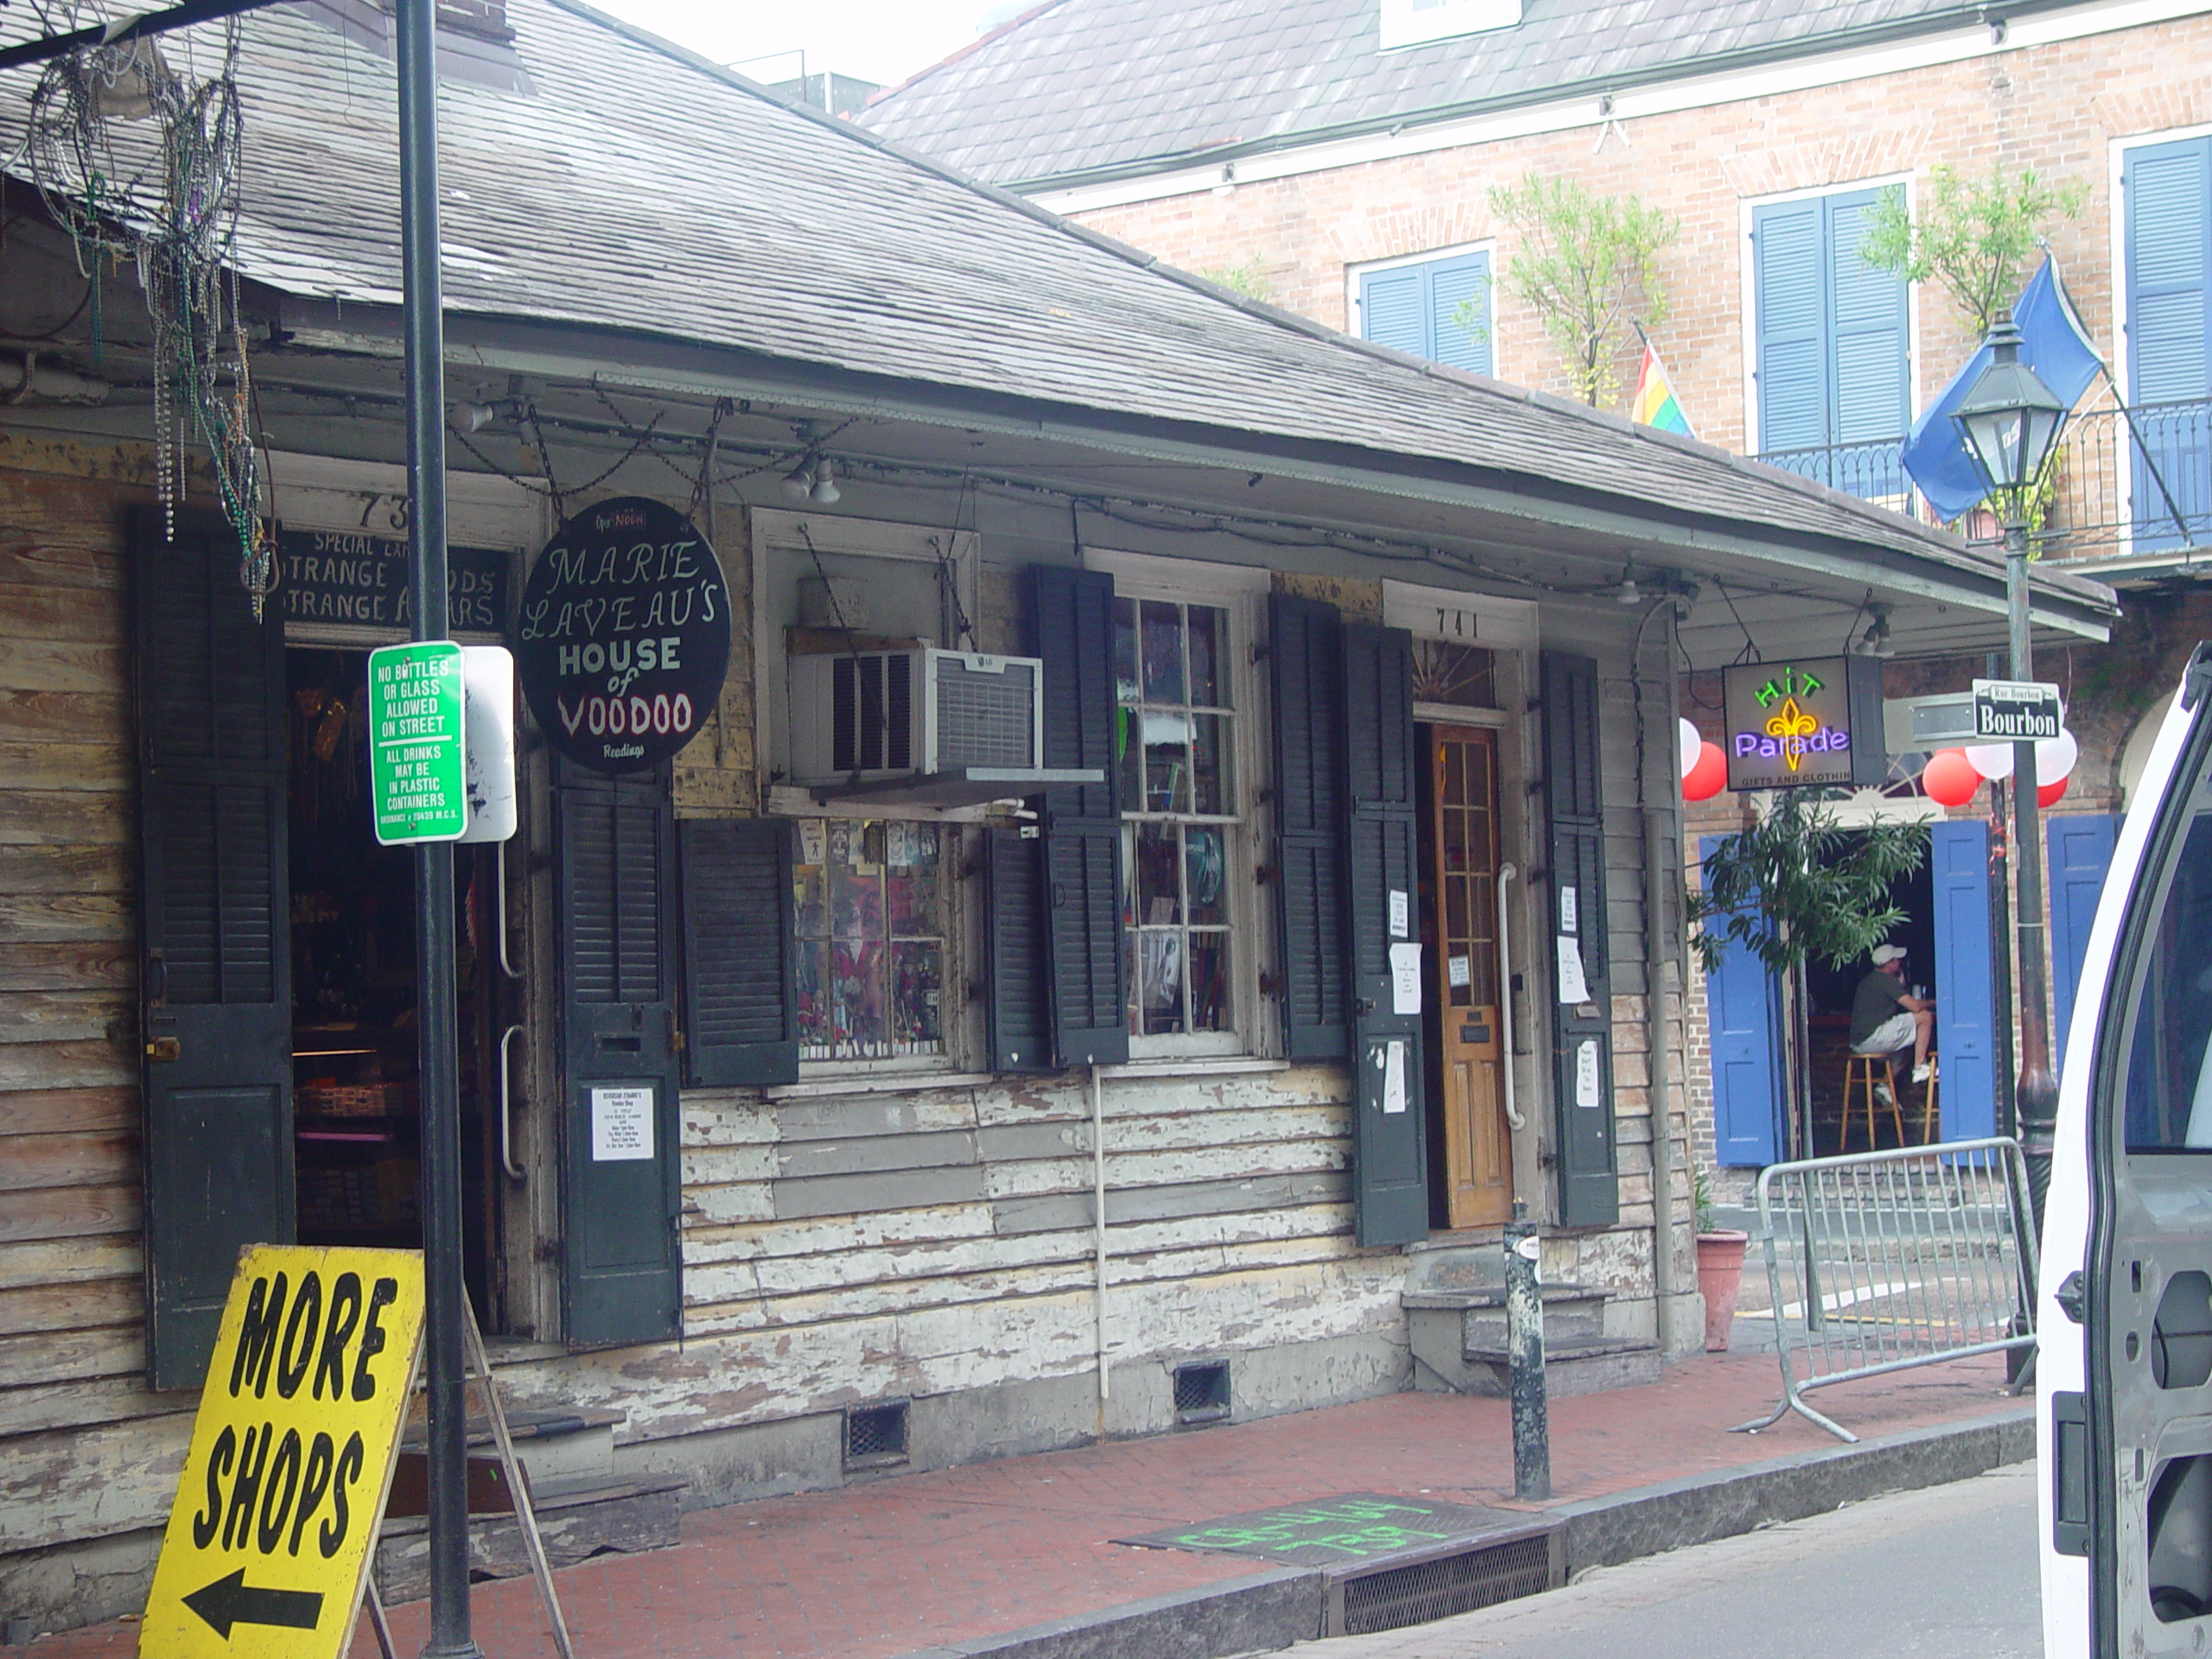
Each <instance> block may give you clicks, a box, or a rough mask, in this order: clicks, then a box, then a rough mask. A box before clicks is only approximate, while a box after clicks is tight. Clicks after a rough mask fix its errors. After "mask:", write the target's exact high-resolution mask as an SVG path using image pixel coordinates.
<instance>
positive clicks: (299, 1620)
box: [184, 1567, 322, 1641]
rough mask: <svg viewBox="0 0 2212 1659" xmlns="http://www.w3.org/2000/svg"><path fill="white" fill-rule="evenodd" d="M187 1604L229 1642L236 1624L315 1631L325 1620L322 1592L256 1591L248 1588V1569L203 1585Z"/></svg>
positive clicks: (188, 1598)
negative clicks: (318, 1624)
mask: <svg viewBox="0 0 2212 1659" xmlns="http://www.w3.org/2000/svg"><path fill="white" fill-rule="evenodd" d="M184 1605H186V1606H188V1607H189V1608H191V1609H192V1611H194V1612H195V1613H197V1614H199V1615H200V1618H204V1619H206V1620H207V1624H208V1627H209V1628H210V1629H211V1630H213V1631H214V1632H215V1634H216V1635H218V1636H219V1637H222V1638H223V1639H224V1640H226V1641H228V1640H229V1639H230V1635H231V1626H232V1625H233V1624H277V1625H282V1626H283V1628H284V1629H286V1630H313V1629H315V1621H316V1620H317V1619H319V1618H321V1617H322V1592H321V1591H320V1590H253V1589H249V1588H247V1586H246V1581H245V1568H244V1567H240V1568H238V1571H237V1572H235V1573H232V1574H231V1575H230V1577H228V1578H226V1579H218V1580H215V1582H214V1583H213V1584H210V1585H206V1586H202V1587H201V1588H200V1589H198V1590H195V1591H194V1592H192V1593H191V1594H190V1595H188V1596H187V1597H186V1598H185V1599H184Z"/></svg>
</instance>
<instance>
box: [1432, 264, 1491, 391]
mask: <svg viewBox="0 0 2212 1659" xmlns="http://www.w3.org/2000/svg"><path fill="white" fill-rule="evenodd" d="M1421 271H1422V272H1423V274H1425V275H1426V276H1427V278H1428V321H1429V345H1428V355H1429V356H1431V357H1433V358H1434V359H1436V360H1437V361H1438V362H1439V363H1448V364H1450V365H1452V367H1453V368H1455V369H1465V370H1468V371H1469V372H1471V373H1475V374H1488V373H1489V372H1490V362H1491V353H1490V341H1491V336H1490V320H1491V301H1490V255H1488V254H1487V253H1468V254H1462V255H1460V256H1459V257H1458V258H1456V259H1439V260H1437V261H1436V262H1435V263H1434V264H1427V265H1423V266H1421ZM1463 305H1464V306H1467V307H1470V308H1471V321H1473V322H1474V323H1475V324H1476V325H1477V326H1476V327H1474V328H1472V329H1470V328H1469V327H1467V325H1466V324H1465V323H1464V322H1462V321H1459V308H1460V307H1461V306H1463Z"/></svg>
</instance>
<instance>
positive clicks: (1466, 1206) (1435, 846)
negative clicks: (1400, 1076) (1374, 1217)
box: [1421, 726, 1513, 1228]
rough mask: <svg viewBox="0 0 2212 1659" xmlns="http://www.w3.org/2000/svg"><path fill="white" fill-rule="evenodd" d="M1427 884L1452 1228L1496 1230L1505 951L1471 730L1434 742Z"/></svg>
mask: <svg viewBox="0 0 2212 1659" xmlns="http://www.w3.org/2000/svg"><path fill="white" fill-rule="evenodd" d="M1428 760H1429V789H1428V803H1427V805H1428V822H1427V823H1426V824H1424V825H1423V826H1422V828H1423V830H1424V835H1423V837H1422V839H1423V840H1424V841H1425V842H1427V845H1426V846H1425V847H1424V848H1423V849H1422V851H1423V853H1424V854H1425V855H1426V858H1425V861H1426V862H1427V867H1428V868H1427V876H1428V880H1427V882H1425V883H1424V884H1423V885H1424V886H1425V887H1427V893H1425V894H1424V895H1423V897H1424V899H1425V900H1426V903H1425V905H1424V906H1423V907H1424V909H1425V910H1426V912H1427V914H1426V915H1424V917H1423V918H1422V922H1423V928H1422V931H1423V932H1424V933H1426V934H1427V937H1428V941H1429V949H1427V950H1424V951H1423V952H1422V953H1421V954H1422V957H1423V958H1424V959H1425V960H1426V961H1427V963H1428V965H1429V967H1428V972H1429V1000H1430V1001H1431V1005H1432V1006H1433V1007H1435V1008H1436V1009H1437V1011H1438V1020H1437V1024H1438V1027H1439V1028H1438V1030H1437V1039H1436V1045H1437V1053H1438V1055H1439V1057H1440V1066H1439V1071H1440V1082H1441V1087H1440V1090H1439V1109H1440V1112H1441V1114H1442V1118H1443V1129H1444V1134H1443V1147H1444V1169H1445V1203H1446V1210H1447V1211H1448V1216H1447V1219H1448V1223H1449V1224H1450V1225H1451V1226H1452V1227H1455V1228H1458V1227H1487V1226H1493V1225H1495V1224H1498V1223H1500V1222H1503V1221H1504V1220H1506V1219H1507V1218H1508V1217H1510V1215H1511V1214H1512V1211H1513V1143H1512V1140H1511V1137H1510V1135H1509V1133H1508V1126H1507V1123H1506V1121H1505V1100H1504V1093H1503V1090H1504V1083H1503V1076H1502V1071H1503V1066H1504V1065H1505V1045H1504V1041H1503V1027H1502V1026H1501V1024H1500V1020H1499V1014H1500V1007H1499V1005H1500V1002H1501V1001H1502V999H1503V996H1504V995H1505V991H1504V988H1503V975H1502V974H1501V972H1500V969H1499V963H1498V950H1497V866H1498V846H1499V842H1500V839H1501V834H1500V829H1499V824H1498V792H1497V734H1495V733H1493V732H1490V731H1486V730H1483V729H1481V728H1475V727H1467V726H1436V727H1432V728H1430V730H1429V743H1428Z"/></svg>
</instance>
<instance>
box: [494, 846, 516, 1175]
mask: <svg viewBox="0 0 2212 1659" xmlns="http://www.w3.org/2000/svg"><path fill="white" fill-rule="evenodd" d="M493 846H494V847H496V848H497V849H499V862H498V864H497V866H496V868H494V870H493V883H492V889H493V892H494V893H497V894H499V903H498V905H496V906H494V907H493V908H494V910H495V911H496V912H497V915H496V921H497V925H498V927H499V971H500V972H501V973H503V974H505V976H507V977H508V978H509V979H520V978H521V977H522V973H521V970H520V969H518V968H516V966H515V965H514V963H512V962H510V961H509V960H508V959H507V843H506V842H504V841H500V842H493ZM499 1040H500V1041H501V1042H503V1043H504V1042H505V1041H506V1039H505V1038H504V1037H502V1038H501V1039H499ZM516 1179H521V1178H520V1177H519V1176H518V1177H517V1178H516Z"/></svg>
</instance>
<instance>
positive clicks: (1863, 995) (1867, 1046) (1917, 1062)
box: [1851, 944, 1936, 1088]
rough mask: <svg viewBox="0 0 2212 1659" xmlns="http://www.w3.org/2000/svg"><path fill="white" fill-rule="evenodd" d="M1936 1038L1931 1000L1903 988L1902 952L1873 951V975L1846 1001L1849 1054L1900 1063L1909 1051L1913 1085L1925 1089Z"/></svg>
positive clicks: (1896, 947) (1892, 948)
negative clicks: (1877, 1056) (1883, 1057)
mask: <svg viewBox="0 0 2212 1659" xmlns="http://www.w3.org/2000/svg"><path fill="white" fill-rule="evenodd" d="M1935 1033H1936V999H1935V998H1934V997H1932V996H1915V995H1912V994H1911V993H1910V991H1908V990H1906V989H1905V988H1904V946H1903V945H1901V944H1878V945H1876V946H1875V947H1874V968H1873V971H1872V972H1871V973H1869V974H1868V975H1867V976H1866V978H1864V979H1862V980H1860V981H1859V989H1858V991H1857V993H1856V994H1855V995H1853V997H1852V999H1851V1052H1853V1053H1854V1054H1880V1055H1888V1056H1896V1057H1899V1058H1901V1057H1902V1056H1903V1054H1904V1051H1905V1050H1906V1049H1908V1048H1910V1050H1911V1051H1912V1080H1913V1081H1914V1082H1915V1083H1925V1082H1927V1081H1928V1044H1929V1039H1930V1038H1932V1037H1933V1036H1934V1035H1935ZM1893 1063H1894V1062H1893ZM1876 1087H1877V1088H1879V1087H1880V1085H1879V1084H1877V1085H1876Z"/></svg>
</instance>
